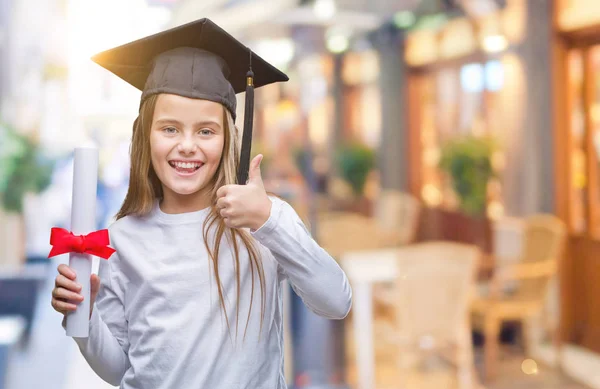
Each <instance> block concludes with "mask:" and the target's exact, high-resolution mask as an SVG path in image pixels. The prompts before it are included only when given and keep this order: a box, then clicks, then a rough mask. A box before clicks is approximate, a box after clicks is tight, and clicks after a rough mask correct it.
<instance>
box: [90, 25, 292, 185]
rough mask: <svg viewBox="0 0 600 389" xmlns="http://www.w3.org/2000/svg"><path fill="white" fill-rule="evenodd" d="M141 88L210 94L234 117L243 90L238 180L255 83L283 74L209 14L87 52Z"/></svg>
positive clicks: (242, 175) (244, 175) (244, 164)
mask: <svg viewBox="0 0 600 389" xmlns="http://www.w3.org/2000/svg"><path fill="white" fill-rule="evenodd" d="M92 60H93V61H94V62H96V63H97V64H99V65H100V66H102V67H104V68H106V69H108V70H110V71H111V72H112V73H114V74H116V75H117V76H119V77H120V78H122V79H123V80H125V81H127V82H128V83H129V84H131V85H133V86H134V87H136V88H138V89H139V90H141V91H142V98H141V101H142V102H143V101H144V100H145V99H146V98H148V97H149V96H151V95H154V94H157V93H171V94H176V95H180V96H184V97H190V98H197V99H205V100H211V101H215V102H218V103H221V104H223V105H224V106H225V107H226V108H227V109H228V110H229V111H230V112H231V114H232V116H233V118H234V120H235V117H236V110H235V107H236V97H235V94H236V93H240V92H243V91H246V106H245V113H244V133H243V137H242V150H241V160H240V166H239V169H238V174H237V177H238V184H242V185H243V184H245V183H246V180H247V179H248V169H249V166H250V147H251V143H252V124H253V113H254V88H258V87H261V86H264V85H268V84H271V83H274V82H278V81H287V80H288V77H287V76H286V75H285V74H284V73H282V72H281V71H279V70H277V69H276V68H275V67H273V66H272V65H271V64H269V63H268V62H266V61H265V60H264V59H262V58H260V57H259V56H258V55H256V54H254V53H253V52H252V51H251V50H250V49H249V48H247V47H246V46H244V45H243V44H242V43H241V42H240V41H238V40H237V39H235V38H234V37H232V36H231V35H229V34H228V33H227V32H226V31H225V30H223V29H222V28H220V27H219V26H217V25H216V24H215V23H213V22H212V21H211V20H209V19H206V18H205V19H200V20H196V21H194V22H191V23H188V24H185V25H182V26H179V27H175V28H172V29H170V30H166V31H163V32H160V33H158V34H154V35H150V36H148V37H145V38H142V39H138V40H136V41H133V42H130V43H127V44H124V45H122V46H119V47H115V48H113V49H110V50H107V51H104V52H102V53H99V54H96V55H95V56H93V57H92Z"/></svg>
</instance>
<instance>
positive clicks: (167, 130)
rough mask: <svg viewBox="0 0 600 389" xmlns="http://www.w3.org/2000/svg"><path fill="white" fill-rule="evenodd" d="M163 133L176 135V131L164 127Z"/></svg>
mask: <svg viewBox="0 0 600 389" xmlns="http://www.w3.org/2000/svg"><path fill="white" fill-rule="evenodd" d="M163 132H165V133H166V134H175V133H177V129H176V128H175V127H166V128H163Z"/></svg>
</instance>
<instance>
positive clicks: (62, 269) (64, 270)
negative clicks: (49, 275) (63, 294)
mask: <svg viewBox="0 0 600 389" xmlns="http://www.w3.org/2000/svg"><path fill="white" fill-rule="evenodd" d="M57 270H58V273H59V274H62V275H63V276H65V277H67V278H70V279H72V280H74V279H75V277H77V274H75V272H74V271H73V270H72V269H71V268H70V267H69V266H67V265H65V264H64V263H61V264H60V265H58V269H57Z"/></svg>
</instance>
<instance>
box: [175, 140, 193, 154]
mask: <svg viewBox="0 0 600 389" xmlns="http://www.w3.org/2000/svg"><path fill="white" fill-rule="evenodd" d="M177 150H178V151H179V152H180V153H182V154H194V153H195V152H196V150H197V145H196V143H195V142H194V140H193V139H192V138H191V137H190V136H185V137H184V138H183V139H182V140H181V142H179V144H178V145H177Z"/></svg>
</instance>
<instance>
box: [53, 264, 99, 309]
mask: <svg viewBox="0 0 600 389" xmlns="http://www.w3.org/2000/svg"><path fill="white" fill-rule="evenodd" d="M75 277H76V275H75V272H74V271H73V269H71V268H70V267H69V266H67V265H65V264H61V265H58V275H57V276H56V279H55V281H54V289H52V307H53V308H54V310H56V311H57V312H60V313H62V314H63V315H65V318H66V316H67V314H68V313H69V312H74V311H75V310H76V309H77V305H76V304H74V303H80V302H82V301H83V300H84V297H83V295H81V285H80V284H78V283H77V282H76V281H75ZM98 290H100V278H98V276H97V275H96V274H92V275H91V276H90V316H89V317H91V316H92V310H93V309H94V301H96V296H97V295H98Z"/></svg>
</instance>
